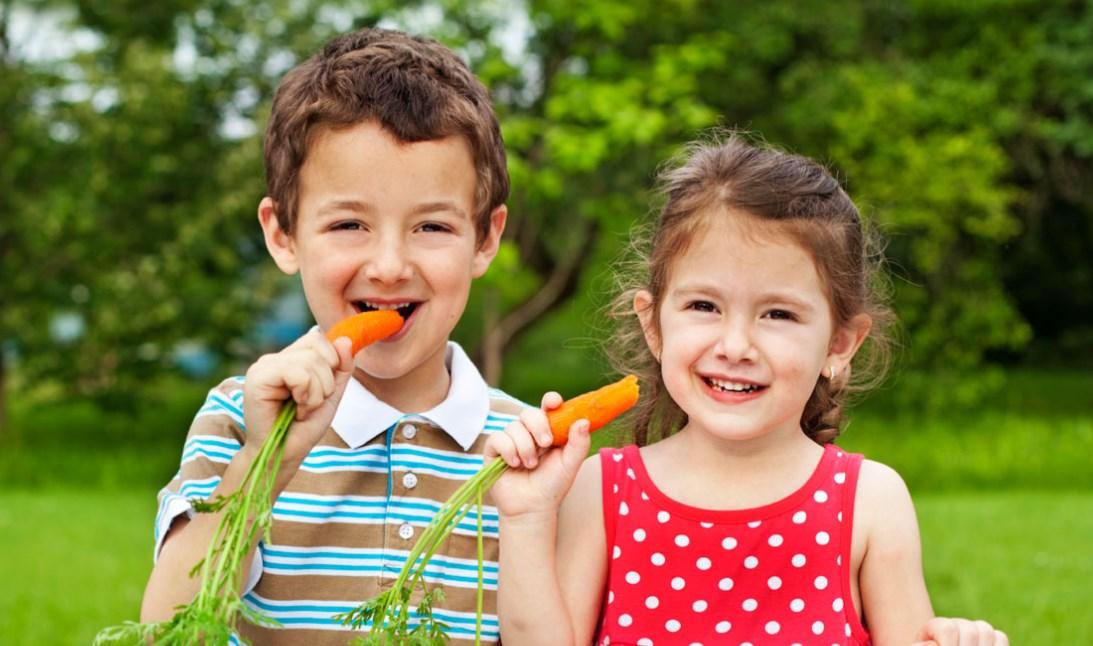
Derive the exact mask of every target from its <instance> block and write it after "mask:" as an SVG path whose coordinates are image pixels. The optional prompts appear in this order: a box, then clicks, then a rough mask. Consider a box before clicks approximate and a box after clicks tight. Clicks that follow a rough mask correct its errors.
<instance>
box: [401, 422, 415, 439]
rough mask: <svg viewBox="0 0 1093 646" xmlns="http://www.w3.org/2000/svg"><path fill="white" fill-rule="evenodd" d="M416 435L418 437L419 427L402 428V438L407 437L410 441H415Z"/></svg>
mask: <svg viewBox="0 0 1093 646" xmlns="http://www.w3.org/2000/svg"><path fill="white" fill-rule="evenodd" d="M415 435H417V427H416V426H414V425H413V424H405V425H404V426H403V427H402V437H405V438H406V439H408V440H412V439H414V436H415Z"/></svg>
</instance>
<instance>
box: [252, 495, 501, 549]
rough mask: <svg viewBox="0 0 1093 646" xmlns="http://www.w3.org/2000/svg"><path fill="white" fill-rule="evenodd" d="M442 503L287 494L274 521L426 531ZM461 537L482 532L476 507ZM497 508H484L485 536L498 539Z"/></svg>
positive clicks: (460, 530)
mask: <svg viewBox="0 0 1093 646" xmlns="http://www.w3.org/2000/svg"><path fill="white" fill-rule="evenodd" d="M440 507H441V503H440V502H438V501H435V500H430V499H428V498H408V497H402V496H394V497H391V498H385V497H383V496H323V495H315V494H304V493H295V492H286V493H283V494H281V495H280V496H278V498H277V500H276V502H275V503H274V505H273V517H274V519H276V520H283V521H288V522H297V523H312V524H322V523H348V524H353V525H384V524H401V523H409V524H411V525H414V526H417V527H425V526H426V525H428V524H429V522H430V521H431V520H432V519H433V516H435V515H436V513H437V512H438V511H440ZM454 531H455V532H456V533H459V534H470V535H476V534H477V532H478V512H477V507H472V508H471V510H470V511H469V512H468V513H467V515H466V516H465V517H464V518H463V519H462V520H461V521H460V522H459V523H458V524H457V525H456V527H455V530H454ZM497 531H498V516H497V508H496V507H493V506H490V505H483V509H482V533H483V534H484V535H485V536H486V537H490V538H496V537H497Z"/></svg>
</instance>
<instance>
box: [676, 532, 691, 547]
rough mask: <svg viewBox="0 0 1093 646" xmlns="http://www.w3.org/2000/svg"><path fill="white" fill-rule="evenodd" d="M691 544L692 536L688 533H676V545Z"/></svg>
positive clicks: (685, 545)
mask: <svg viewBox="0 0 1093 646" xmlns="http://www.w3.org/2000/svg"><path fill="white" fill-rule="evenodd" d="M690 544H691V538H690V537H689V536H687V535H686V534H677V535H676V545H678V546H680V547H687V546H688V545H690Z"/></svg>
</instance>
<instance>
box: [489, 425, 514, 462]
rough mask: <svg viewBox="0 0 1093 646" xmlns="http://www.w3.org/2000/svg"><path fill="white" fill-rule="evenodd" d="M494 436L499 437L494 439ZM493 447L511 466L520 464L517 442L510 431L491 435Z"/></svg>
mask: <svg viewBox="0 0 1093 646" xmlns="http://www.w3.org/2000/svg"><path fill="white" fill-rule="evenodd" d="M494 438H497V439H496V440H494ZM490 440H491V442H492V445H493V448H494V450H495V451H497V456H498V457H499V458H501V459H502V460H504V461H505V464H507V465H509V466H510V467H518V466H520V456H518V455H517V454H516V444H515V443H513V441H512V436H510V435H509V434H508V433H504V432H502V433H497V434H495V435H492V436H490Z"/></svg>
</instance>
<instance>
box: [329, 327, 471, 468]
mask: <svg viewBox="0 0 1093 646" xmlns="http://www.w3.org/2000/svg"><path fill="white" fill-rule="evenodd" d="M444 365H445V366H446V367H447V369H448V374H449V375H451V384H450V385H449V387H448V395H447V396H446V397H445V398H444V401H442V402H440V403H439V404H437V405H436V406H435V407H433V408H432V409H430V410H427V411H425V412H421V413H403V412H401V411H399V410H398V409H396V408H394V407H392V406H390V405H388V404H386V403H384V402H382V401H380V400H379V399H377V398H376V396H375V395H373V394H372V393H371V392H369V391H368V389H367V388H365V387H364V386H363V385H361V383H360V382H359V381H357V380H356V379H350V380H349V384H348V385H347V386H346V388H345V394H344V395H342V401H341V402H340V403H339V404H338V410H337V411H335V412H334V421H332V422H331V423H330V425H331V426H332V427H333V428H334V432H335V433H337V434H338V436H339V437H341V438H342V440H343V441H344V442H345V443H346V444H347V445H348V446H349V447H350V448H354V449H355V448H358V447H360V446H362V445H363V444H365V443H366V442H368V441H370V440H372V439H373V438H375V437H376V436H378V435H379V434H380V433H383V432H384V431H386V430H387V429H388V428H390V427H391V426H393V425H395V424H397V423H398V422H400V421H402V420H403V419H407V418H424V419H425V420H426V421H428V422H430V423H432V424H435V425H437V426H439V427H440V428H441V429H443V430H444V432H445V433H447V434H448V435H449V436H451V438H452V439H453V440H455V441H456V443H457V444H459V446H461V447H463V450H464V451H466V450H467V449H469V448H470V447H471V445H472V444H474V441H475V439H477V438H478V436H479V435H480V434H481V433H482V429H483V428H485V426H486V417H487V416H488V415H489V412H490V393H489V386H487V385H486V382H485V380H483V379H482V375H481V374H479V372H478V368H476V367H475V366H474V363H472V362H471V360H470V359H469V358H468V357H467V354H466V353H465V352H464V351H463V348H461V347H459V344H458V343H455V342H453V341H449V342H448V347H447V351H446V353H445V356H444Z"/></svg>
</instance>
